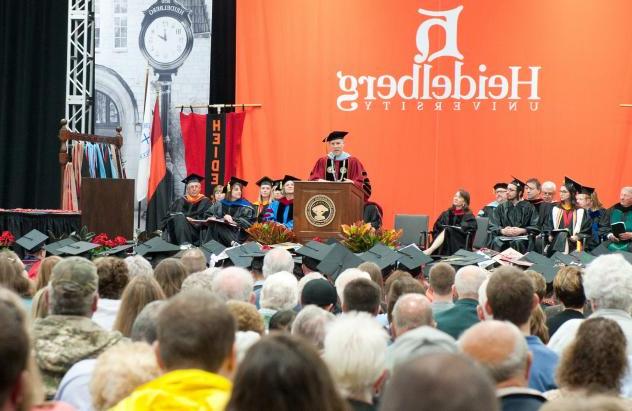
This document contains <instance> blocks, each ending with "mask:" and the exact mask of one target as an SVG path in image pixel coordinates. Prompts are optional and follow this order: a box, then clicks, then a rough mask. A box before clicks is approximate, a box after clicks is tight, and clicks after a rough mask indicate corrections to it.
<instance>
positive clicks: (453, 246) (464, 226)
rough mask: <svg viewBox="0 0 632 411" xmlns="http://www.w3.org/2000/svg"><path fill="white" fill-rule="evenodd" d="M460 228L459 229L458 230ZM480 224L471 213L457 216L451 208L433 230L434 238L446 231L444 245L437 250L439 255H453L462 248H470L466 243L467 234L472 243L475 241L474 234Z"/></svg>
mask: <svg viewBox="0 0 632 411" xmlns="http://www.w3.org/2000/svg"><path fill="white" fill-rule="evenodd" d="M456 227H458V228H456ZM477 227H478V224H477V223H476V217H474V214H472V212H471V211H467V212H465V213H464V214H462V215H455V214H454V209H453V208H449V209H447V210H446V211H444V212H443V213H441V215H440V216H439V218H437V221H435V223H434V226H433V228H432V236H433V237H434V238H437V236H438V235H439V234H440V233H441V231H444V230H445V234H444V240H443V244H441V247H439V249H438V250H437V252H436V254H438V255H452V254H454V253H455V252H457V251H459V250H460V249H462V248H466V249H467V248H468V244H466V243H465V240H466V238H467V234H468V233H469V234H470V242H471V241H473V240H474V232H476V228H477Z"/></svg>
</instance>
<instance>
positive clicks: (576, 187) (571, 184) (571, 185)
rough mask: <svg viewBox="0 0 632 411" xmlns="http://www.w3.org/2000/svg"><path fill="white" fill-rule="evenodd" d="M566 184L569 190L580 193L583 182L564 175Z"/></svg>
mask: <svg viewBox="0 0 632 411" xmlns="http://www.w3.org/2000/svg"><path fill="white" fill-rule="evenodd" d="M564 185H565V186H566V188H568V190H569V191H574V192H575V193H579V192H580V191H581V189H582V185H581V184H579V183H578V182H577V181H575V180H573V179H571V178H569V177H564Z"/></svg>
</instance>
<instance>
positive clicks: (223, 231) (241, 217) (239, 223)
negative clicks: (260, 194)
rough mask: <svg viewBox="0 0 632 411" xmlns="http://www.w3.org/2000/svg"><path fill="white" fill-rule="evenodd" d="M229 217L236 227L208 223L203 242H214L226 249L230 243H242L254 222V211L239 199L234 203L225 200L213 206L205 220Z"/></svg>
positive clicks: (213, 222)
mask: <svg viewBox="0 0 632 411" xmlns="http://www.w3.org/2000/svg"><path fill="white" fill-rule="evenodd" d="M225 215H230V216H231V217H232V218H233V221H235V224H236V226H233V225H230V224H228V223H222V222H215V221H209V223H208V226H207V228H206V230H205V231H204V233H203V238H204V242H205V243H206V242H209V241H211V240H215V241H217V242H219V243H221V244H223V245H225V246H226V247H230V245H231V243H232V242H233V241H234V242H238V243H243V242H244V241H246V239H247V238H248V233H246V231H245V230H246V229H248V228H249V227H250V226H251V225H252V224H254V222H255V221H256V218H255V209H254V208H253V207H252V204H251V203H250V202H249V201H247V200H244V199H243V198H240V199H239V200H236V201H228V200H226V199H224V200H222V201H218V202H217V203H215V204H213V205H212V206H211V207H210V208H209V209H208V211H207V213H206V215H205V218H208V217H215V218H217V219H222V218H224V216H225Z"/></svg>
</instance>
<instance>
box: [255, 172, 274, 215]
mask: <svg viewBox="0 0 632 411" xmlns="http://www.w3.org/2000/svg"><path fill="white" fill-rule="evenodd" d="M257 185H258V186H259V196H258V197H257V201H255V202H254V203H252V205H253V207H254V209H255V217H256V218H257V222H259V223H260V222H262V221H264V219H265V217H266V215H267V212H268V208H269V207H270V203H271V202H272V200H273V199H272V185H273V182H272V179H271V178H270V177H261V178H260V179H259V181H257Z"/></svg>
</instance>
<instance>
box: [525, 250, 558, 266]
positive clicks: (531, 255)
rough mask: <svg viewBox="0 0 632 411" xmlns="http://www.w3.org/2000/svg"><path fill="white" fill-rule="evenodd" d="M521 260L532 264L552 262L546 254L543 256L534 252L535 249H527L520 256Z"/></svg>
mask: <svg viewBox="0 0 632 411" xmlns="http://www.w3.org/2000/svg"><path fill="white" fill-rule="evenodd" d="M521 260H523V261H528V262H530V263H533V264H550V263H552V261H551V259H550V258H549V257H547V256H544V255H542V254H540V253H536V252H535V251H529V252H528V253H526V254H525V255H524V256H522V258H521Z"/></svg>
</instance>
